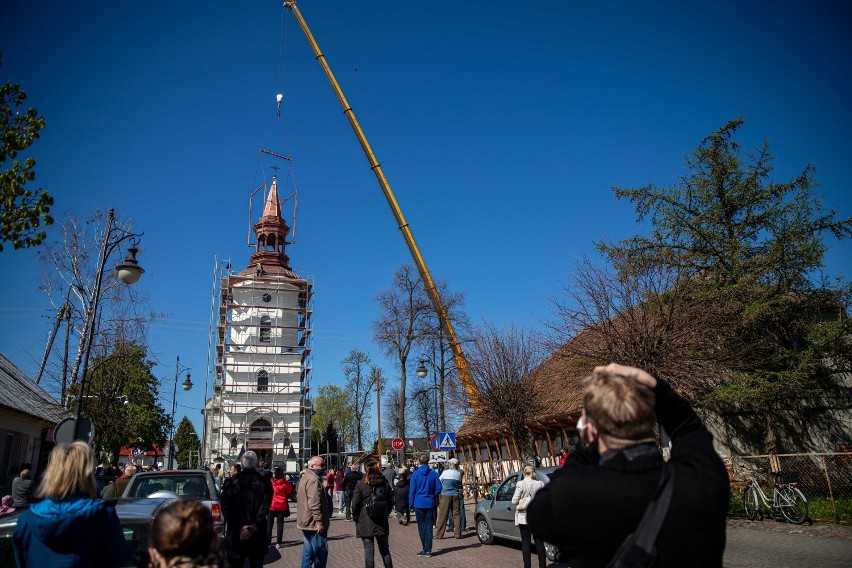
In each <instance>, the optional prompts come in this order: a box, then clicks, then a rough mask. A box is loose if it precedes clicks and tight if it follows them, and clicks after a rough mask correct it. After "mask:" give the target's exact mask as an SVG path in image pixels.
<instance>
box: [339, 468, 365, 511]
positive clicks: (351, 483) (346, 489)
mask: <svg viewBox="0 0 852 568" xmlns="http://www.w3.org/2000/svg"><path fill="white" fill-rule="evenodd" d="M359 469H360V468H359V466H358V464H355V465H353V466H352V469H351V470H350V471H349V473H347V474H346V477H344V478H343V495H344V496H345V497H346V520H347V521H351V520H352V492H353V491H355V486H356V485H358V481H360V480H361V478H363V477H364V474H363V473H361V472H360V471H358V470H359Z"/></svg>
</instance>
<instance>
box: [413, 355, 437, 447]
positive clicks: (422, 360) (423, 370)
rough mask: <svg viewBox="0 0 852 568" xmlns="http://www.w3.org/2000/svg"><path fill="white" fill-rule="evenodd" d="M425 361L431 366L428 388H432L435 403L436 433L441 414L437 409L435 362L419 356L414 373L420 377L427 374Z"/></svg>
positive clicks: (422, 377)
mask: <svg viewBox="0 0 852 568" xmlns="http://www.w3.org/2000/svg"><path fill="white" fill-rule="evenodd" d="M427 362H428V363H429V365H431V366H432V383H433V384H432V386H431V387H429V388H431V389H433V390H434V392H433V394H432V398H433V401H434V403H435V433H436V434H437V433H438V429H440V420H441V414H440V412H439V410H438V373H437V372H436V371H437V370H436V369H435V364H434V363H432V361H429V360H428V359H426V357H421V358H420V366H418V367H417V370H416V371H415V373H417V376H418V377H420V378H421V379H425V378H426V376H427V375H428V374H429V371H428V370H427V369H426V363H427Z"/></svg>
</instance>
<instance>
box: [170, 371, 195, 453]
mask: <svg viewBox="0 0 852 568" xmlns="http://www.w3.org/2000/svg"><path fill="white" fill-rule="evenodd" d="M181 371H187V373H186V380H185V381H184V382H183V385H182V386H183V390H185V391H188V390H190V389H191V388H192V381H191V380H189V371H190V367H181V364H180V355H178V358H177V362H175V390H174V393H173V394H172V427H171V433H170V435H169V466H168V467H167V468H166V469H172V464H174V461H175V406H176V403H177V384H178V377H180V372H181Z"/></svg>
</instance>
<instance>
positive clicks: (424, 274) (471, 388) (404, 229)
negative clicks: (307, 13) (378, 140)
mask: <svg viewBox="0 0 852 568" xmlns="http://www.w3.org/2000/svg"><path fill="white" fill-rule="evenodd" d="M284 6H285V7H286V8H289V9H290V11H291V12H293V16H294V17H295V18H296V21H297V22H298V23H299V27H301V28H302V31H303V32H304V33H305V38H307V40H308V43H309V44H310V45H311V49H313V51H314V55H315V56H316V59H317V62H318V63H319V64H320V67H322V71H323V73H325V78H326V79H328V83H329V85H331V89H332V90H333V91H334V94H335V96H336V97H337V101H338V102H339V103H340V106H341V107H342V108H343V114H344V115H346V119H347V120H348V121H349V125H350V126H351V127H352V131H353V132H354V133H355V137H356V138H357V139H358V143H359V144H361V149H362V150H363V151H364V155H365V156H366V157H367V161H368V162H369V163H370V169H371V170H373V174H374V175H375V176H376V181H378V182H379V187H381V189H382V193H383V194H384V196H385V199H386V200H387V202H388V205H389V206H390V209H391V213H393V216H394V219H396V223H397V225H398V226H399V230H400V232H401V233H402V238H403V239H404V240H405V245H406V246H407V247H408V252H410V253H411V258H412V259H413V260H414V265H415V266H416V267H417V272H419V273H420V278H421V279H422V280H423V285H424V287H425V288H426V294H427V295H428V296H429V300H430V301H431V302H432V308H433V309H434V310H435V313H436V314H437V316H438V320H439V321H440V324H441V329H442V330H443V331H444V335H445V337H446V338H447V341H448V342H449V344H450V349H451V350H452V353H453V359H454V360H455V363H456V368H457V369H458V371H459V379H460V380H461V383H462V385H464V387H465V389H467V393H468V395H469V396H470V403H471V406H473V409H474V411H478V410H479V393H478V390H477V388H476V385H475V384H474V382H473V378H472V377H471V375H470V368H469V367H468V364H467V360H466V359H465V357H464V353H463V352H462V348H461V344H460V343H459V339H458V336H456V332H455V329H453V324H452V322H451V321H450V318H449V317H448V316H447V308H446V307H445V306H444V302H443V301H442V300H441V295H440V294H439V293H438V288H437V287H436V286H435V282H434V281H433V280H432V276H431V275H430V274H429V269H428V268H427V267H426V262H425V261H424V260H423V255H421V254H420V249H418V248H417V243H416V242H415V241H414V235H413V234H412V233H411V229H410V228H409V227H408V222H406V220H405V217H404V216H403V215H402V210H401V209H400V207H399V203H397V201H396V197H394V194H393V191H392V190H391V187H390V184H389V183H388V180H387V178H385V174H384V172H383V171H382V166H381V165H379V162H378V160H376V156H375V154H373V149H372V148H370V143H369V142H367V137H366V136H365V135H364V131H363V130H361V125H360V124H358V119H356V118H355V113H354V112H353V110H352V107H350V106H349V102H348V101H347V100H346V97H345V96H344V95H343V90H342V89H341V88H340V85H339V84H338V83H337V79H335V78H334V73H332V72H331V67H329V66H328V62H326V60H325V56H324V55H323V54H322V52H321V51H320V48H319V45H318V44H317V42H316V40H315V39H314V36H313V34H312V33H311V30H310V29H309V28H308V24H307V23H306V22H305V19H304V18H303V17H302V14H301V12H299V8H298V7H297V6H296V2H284Z"/></svg>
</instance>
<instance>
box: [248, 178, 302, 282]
mask: <svg viewBox="0 0 852 568" xmlns="http://www.w3.org/2000/svg"><path fill="white" fill-rule="evenodd" d="M254 233H255V235H256V236H257V242H256V244H255V252H254V253H253V254H252V255H251V261H250V263H249V266H248V268H246V269H245V270H244V271H243V272H241V273H240V274H243V273H245V274H248V273H251V274H253V275H257V276H262V275H264V274H270V275H271V274H283V275H286V276H290V277H297V276H296V275H295V274H294V273H293V272H292V271H291V270H290V265H289V263H290V258H289V257H288V256H287V255H286V254H285V253H284V249H285V246H286V245H287V235H288V234H289V233H290V227H288V226H287V223H286V222H284V219H283V218H282V217H281V205H280V204H279V202H278V180H277V179H276V178H274V177H273V178H272V187H271V188H270V189H269V195H267V196H266V203H264V205H263V215H261V217H260V219H259V220H258V221H257V223H255V224H254Z"/></svg>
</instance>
